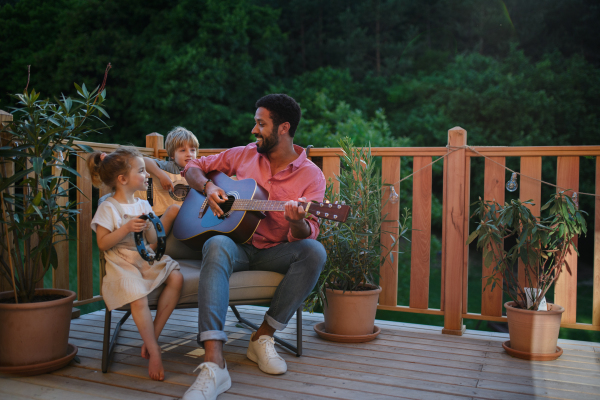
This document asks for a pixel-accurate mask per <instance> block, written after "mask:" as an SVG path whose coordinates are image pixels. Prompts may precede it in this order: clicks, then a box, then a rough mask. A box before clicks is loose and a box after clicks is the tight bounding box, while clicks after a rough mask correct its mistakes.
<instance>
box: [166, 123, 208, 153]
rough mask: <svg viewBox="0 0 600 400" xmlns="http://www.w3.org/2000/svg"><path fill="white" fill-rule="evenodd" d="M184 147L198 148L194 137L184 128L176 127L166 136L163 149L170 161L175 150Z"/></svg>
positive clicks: (198, 145)
mask: <svg viewBox="0 0 600 400" xmlns="http://www.w3.org/2000/svg"><path fill="white" fill-rule="evenodd" d="M186 145H187V146H190V147H195V148H198V147H200V144H199V143H198V139H197V138H196V136H195V135H194V134H193V133H192V132H190V131H188V130H187V129H185V128H184V127H182V126H177V127H175V128H173V129H172V130H171V132H169V133H168V134H167V139H166V140H165V147H166V150H167V154H168V155H169V157H170V158H171V159H172V158H173V157H174V156H175V150H177V149H178V148H180V147H182V146H186Z"/></svg>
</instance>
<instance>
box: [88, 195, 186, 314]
mask: <svg viewBox="0 0 600 400" xmlns="http://www.w3.org/2000/svg"><path fill="white" fill-rule="evenodd" d="M136 200H137V202H136V203H135V204H120V203H119V202H117V201H116V200H115V199H113V198H112V197H109V198H107V199H106V201H104V202H102V203H101V204H100V205H99V206H98V210H97V211H96V214H95V215H94V218H93V219H92V229H93V230H94V231H96V228H97V226H98V225H100V226H103V227H104V228H106V229H108V230H109V231H111V232H113V231H114V230H116V229H118V228H120V227H121V226H123V225H124V224H126V223H127V222H128V221H129V220H131V219H133V218H137V217H138V216H140V215H141V214H147V213H149V212H152V207H150V204H149V203H148V202H147V201H146V200H140V199H136ZM147 229H151V230H154V227H152V224H150V223H148V226H147ZM144 236H146V235H144ZM144 242H145V243H146V250H147V251H148V252H149V253H150V254H151V255H154V253H153V252H152V250H151V249H150V248H148V247H147V246H148V244H147V242H146V240H145V239H144ZM104 257H105V259H106V276H105V277H104V280H103V281H102V296H103V297H104V302H105V303H106V307H107V308H108V309H109V310H114V309H115V308H119V307H121V306H124V305H125V304H129V303H131V302H132V301H135V300H138V299H140V298H142V297H144V296H147V295H148V294H150V292H152V291H153V290H154V289H156V288H157V287H158V286H160V285H161V284H162V283H163V282H164V281H165V280H166V279H167V277H168V276H169V274H170V273H171V271H173V270H176V269H179V264H178V263H177V262H176V261H174V260H173V259H172V258H171V257H169V256H167V255H164V256H162V258H161V259H160V261H155V262H154V264H153V265H150V264H149V263H148V262H147V261H145V260H144V259H143V258H142V256H140V254H139V253H138V251H137V249H136V247H135V241H134V236H133V232H131V233H128V234H127V235H126V236H125V237H124V238H123V240H121V241H120V242H119V243H118V244H117V245H116V246H114V247H113V248H111V249H109V250H107V251H105V252H104Z"/></svg>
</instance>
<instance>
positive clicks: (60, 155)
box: [56, 151, 65, 174]
mask: <svg viewBox="0 0 600 400" xmlns="http://www.w3.org/2000/svg"><path fill="white" fill-rule="evenodd" d="M64 161H65V157H64V156H63V152H62V151H59V152H58V162H57V163H56V164H57V165H56V170H57V172H58V173H59V174H60V172H61V170H62V164H63V163H64Z"/></svg>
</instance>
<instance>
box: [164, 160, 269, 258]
mask: <svg viewBox="0 0 600 400" xmlns="http://www.w3.org/2000/svg"><path fill="white" fill-rule="evenodd" d="M206 176H207V177H208V178H209V179H212V181H213V182H214V184H215V185H217V186H219V187H220V188H221V189H223V190H224V191H225V193H227V196H229V197H230V198H231V197H234V198H236V199H249V200H268V198H269V193H268V192H267V191H266V190H264V189H263V188H262V187H260V186H259V185H258V184H257V183H256V181H255V180H254V179H243V180H240V181H236V180H233V179H231V178H229V177H228V176H227V175H225V174H224V173H222V172H219V171H212V172H209V173H208V174H207V175H206ZM205 200H206V197H205V196H203V195H202V194H200V193H199V192H198V191H196V190H194V189H190V191H189V193H188V195H187V197H186V198H185V201H184V202H183V204H182V205H181V209H180V210H179V214H178V215H177V218H176V219H175V222H174V225H173V235H174V236H175V238H177V239H178V240H180V241H182V242H183V243H185V244H186V245H188V246H189V247H190V248H192V249H193V250H195V251H201V250H202V246H204V243H205V242H206V241H207V240H208V239H210V238H211V237H213V236H216V235H225V236H228V237H230V238H231V239H232V240H233V241H235V242H236V243H245V242H247V241H248V240H250V239H251V238H252V235H253V234H254V232H255V231H256V228H257V227H258V224H259V223H260V220H261V219H263V218H264V217H265V215H264V214H263V213H261V212H258V211H229V212H227V210H225V209H223V211H225V216H224V217H223V218H218V217H216V216H215V215H213V212H212V210H211V209H210V207H208V206H207V205H205V204H204V203H205ZM203 205H204V208H203Z"/></svg>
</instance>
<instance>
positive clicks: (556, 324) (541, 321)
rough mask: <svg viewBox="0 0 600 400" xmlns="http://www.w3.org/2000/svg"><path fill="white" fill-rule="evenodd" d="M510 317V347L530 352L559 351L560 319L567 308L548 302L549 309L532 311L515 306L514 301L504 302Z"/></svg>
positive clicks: (545, 352)
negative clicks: (557, 346)
mask: <svg viewBox="0 0 600 400" xmlns="http://www.w3.org/2000/svg"><path fill="white" fill-rule="evenodd" d="M504 307H505V308H506V317H507V318H508V334H509V336H510V347H511V348H512V349H514V350H516V351H518V352H523V353H530V354H554V353H556V352H557V349H556V343H557V342H558V331H559V329H560V319H561V316H562V313H563V312H564V311H565V309H564V308H563V307H561V306H559V305H556V304H552V303H548V311H531V310H524V309H522V308H516V307H514V302H513V301H509V302H506V303H504Z"/></svg>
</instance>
